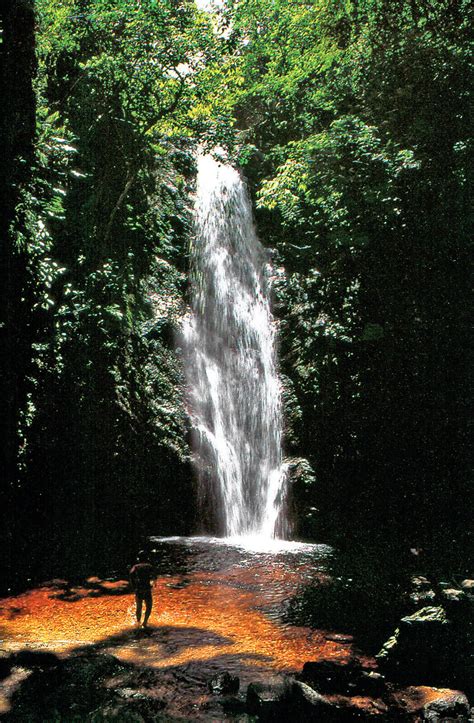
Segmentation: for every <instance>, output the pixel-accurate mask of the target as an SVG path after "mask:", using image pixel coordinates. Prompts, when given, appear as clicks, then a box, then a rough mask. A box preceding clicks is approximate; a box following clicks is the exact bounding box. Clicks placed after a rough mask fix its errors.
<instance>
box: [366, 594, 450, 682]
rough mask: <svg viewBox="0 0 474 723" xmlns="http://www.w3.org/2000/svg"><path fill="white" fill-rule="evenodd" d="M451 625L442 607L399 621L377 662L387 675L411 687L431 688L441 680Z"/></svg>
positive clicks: (427, 608) (448, 648)
mask: <svg viewBox="0 0 474 723" xmlns="http://www.w3.org/2000/svg"><path fill="white" fill-rule="evenodd" d="M451 634H452V625H451V623H450V622H449V620H448V618H447V615H446V612H445V610H444V609H443V608H442V607H425V608H422V609H421V610H418V611H417V612H416V613H413V615H408V616H407V617H404V618H402V619H401V620H400V624H399V627H398V628H397V629H396V630H395V633H394V634H393V636H392V637H391V638H389V640H387V642H386V643H385V644H384V646H383V647H382V649H381V650H380V652H379V653H378V655H376V659H377V661H378V663H379V665H380V667H381V669H382V671H385V672H387V674H388V675H389V676H391V677H394V678H396V679H402V680H406V681H409V682H411V683H420V684H424V683H426V684H430V683H431V684H432V683H435V682H437V681H438V679H439V678H440V677H443V673H444V670H445V668H446V662H447V656H449V652H450V647H451V641H450V635H451Z"/></svg>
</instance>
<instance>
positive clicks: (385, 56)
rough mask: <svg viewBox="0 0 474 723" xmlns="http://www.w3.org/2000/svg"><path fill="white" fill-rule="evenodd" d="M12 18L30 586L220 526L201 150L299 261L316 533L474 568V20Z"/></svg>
mask: <svg viewBox="0 0 474 723" xmlns="http://www.w3.org/2000/svg"><path fill="white" fill-rule="evenodd" d="M0 13H1V15H0V24H1V25H0V28H1V44H0V50H1V54H2V61H3V62H2V80H1V82H2V120H1V123H2V126H3V127H2V138H3V144H4V150H3V154H2V155H3V166H4V172H3V173H2V176H1V180H0V184H1V212H0V213H1V236H2V246H1V277H2V278H1V281H0V288H1V294H2V298H1V304H0V308H1V325H0V334H1V354H2V375H1V385H2V388H1V399H2V404H3V412H2V415H1V425H2V432H1V434H2V466H3V468H4V474H3V477H2V499H3V501H4V503H3V505H2V507H3V511H2V514H3V516H4V519H3V523H4V529H5V531H6V535H5V538H4V544H3V552H4V554H5V557H6V563H7V577H6V578H5V579H6V580H7V584H8V585H10V584H14V583H15V582H20V581H21V580H24V579H26V578H27V577H33V578H40V577H41V576H43V575H46V574H47V575H51V574H52V573H58V574H59V573H60V572H61V571H67V570H70V569H74V570H77V571H83V572H87V571H88V570H90V569H91V566H96V567H97V566H99V567H100V566H101V565H102V566H103V567H104V568H105V567H107V566H110V565H113V564H117V563H118V562H119V561H120V560H121V559H122V558H123V557H124V555H128V551H129V550H130V549H132V548H134V545H135V544H137V542H138V540H139V539H140V538H141V537H142V536H143V535H145V534H153V533H154V534H160V533H161V534H166V533H173V534H185V533H190V532H193V531H196V530H197V529H198V528H199V521H198V520H197V519H196V505H195V499H194V492H193V483H192V470H191V466H190V452H189V448H188V442H187V438H188V429H187V420H186V414H185V409H184V402H183V379H182V373H181V361H180V349H179V335H177V330H178V328H179V320H180V317H181V316H182V314H183V313H184V311H185V309H186V303H187V293H188V291H187V288H188V287H187V271H188V248H189V239H190V234H191V232H192V224H191V208H192V190H193V182H194V158H195V152H196V148H197V146H198V145H201V146H205V147H208V148H212V147H214V146H216V145H221V146H224V147H225V148H226V149H227V151H228V152H229V154H230V156H231V157H232V158H233V159H234V161H235V162H236V163H238V164H239V165H240V167H241V168H242V169H243V172H244V174H245V175H246V176H247V178H248V179H249V184H250V187H251V190H252V194H253V197H254V199H255V209H256V219H257V224H258V228H259V234H260V237H261V239H262V242H263V243H264V244H265V245H266V246H267V247H269V248H272V249H274V251H273V256H274V263H275V266H276V268H278V269H281V272H279V273H278V274H277V275H276V280H275V314H276V316H277V317H278V320H279V321H278V323H279V327H280V365H281V372H282V376H283V380H284V401H285V414H286V441H285V452H286V454H287V456H288V457H289V458H290V459H291V460H292V491H291V507H292V514H293V517H294V522H295V534H297V535H298V536H300V537H303V538H306V539H317V540H324V541H327V542H332V543H337V544H338V545H340V546H344V545H346V546H351V547H353V546H356V545H357V543H358V542H361V543H364V544H367V541H368V540H370V541H371V542H373V543H375V545H376V546H377V545H380V546H381V545H382V544H383V545H384V546H385V547H387V548H388V549H389V550H390V551H392V553H393V558H394V560H395V561H397V560H399V559H400V558H401V556H403V555H404V554H405V553H407V552H408V551H409V548H410V547H411V548H423V549H424V550H425V551H426V554H432V555H433V556H436V557H437V558H439V557H440V556H441V557H443V558H445V559H446V560H447V561H448V563H449V564H450V565H451V566H452V568H453V569H456V570H458V569H459V570H461V569H462V568H463V565H464V564H465V563H466V562H467V559H468V556H469V553H470V550H471V549H472V531H471V529H470V528H471V526H472V512H473V510H472V498H473V496H472V488H471V486H470V485H471V482H470V477H469V456H468V451H469V444H468V439H469V438H468V431H467V430H468V400H469V383H468V380H469V369H470V356H469V348H470V345H469V332H468V329H469V315H468V303H467V299H468V288H469V287H468V283H469V273H468V269H469V257H470V254H469V251H470V247H469V244H470V239H471V237H472V210H471V207H470V200H471V199H470V184H469V181H470V172H471V165H472V138H470V137H469V133H470V121H471V119H472V116H471V115H470V102H471V99H470V89H471V86H472V66H471V65H470V50H471V47H472V43H471V40H472V38H471V30H470V29H471V27H472V19H473V18H472V8H471V7H470V5H469V3H468V2H467V1H465V0H457V1H456V2H453V1H452V0H399V2H397V3H393V2H390V0H345V1H344V2H336V1H335V0H311V1H310V2H300V1H299V0H298V1H297V0H226V2H225V3H223V4H222V5H221V7H220V10H219V13H217V14H216V15H214V16H212V15H209V14H208V13H206V12H204V11H202V10H199V9H197V7H196V6H195V5H194V3H193V2H191V0H159V1H158V0H145V1H143V0H141V1H140V0H36V2H33V0H9V2H7V3H5V4H4V5H3V6H2V10H1V11H0ZM388 559H389V558H386V557H384V560H388Z"/></svg>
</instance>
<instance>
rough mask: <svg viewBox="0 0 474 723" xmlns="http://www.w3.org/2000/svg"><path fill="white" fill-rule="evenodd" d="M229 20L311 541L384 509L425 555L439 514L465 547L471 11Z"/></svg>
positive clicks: (287, 0) (394, 9) (316, 13)
mask: <svg viewBox="0 0 474 723" xmlns="http://www.w3.org/2000/svg"><path fill="white" fill-rule="evenodd" d="M226 18H227V24H228V26H229V27H230V28H231V31H230V34H229V38H228V42H229V48H230V52H231V53H232V56H233V58H234V60H235V63H236V67H237V68H238V70H237V74H238V77H239V81H238V84H236V87H234V89H233V102H234V115H235V117H236V119H237V122H238V127H239V134H240V138H239V140H240V144H241V146H240V160H241V162H242V163H243V164H244V165H245V169H246V172H247V174H248V175H249V177H250V179H251V181H252V184H253V188H254V192H255V198H256V206H257V219H258V222H259V226H260V230H261V236H262V237H263V239H264V240H265V241H266V242H267V243H268V244H269V245H270V246H274V247H275V248H276V249H277V261H278V263H280V264H281V265H282V267H283V268H284V269H285V270H286V273H281V274H279V275H278V277H277V279H276V282H275V292H276V297H277V311H278V314H279V316H280V320H281V321H280V329H281V365H282V370H283V372H284V374H285V376H286V378H288V379H290V380H291V384H290V388H291V393H290V392H289V393H288V394H287V395H286V396H285V401H286V403H287V406H288V405H289V406H288V411H287V421H288V424H289V429H288V432H287V444H288V445H289V451H290V452H291V453H293V454H296V455H297V456H304V455H306V456H308V457H309V459H310V462H311V464H312V465H313V467H314V468H315V470H316V481H315V484H314V485H313V495H314V500H315V501H316V506H317V507H319V508H320V509H321V516H320V525H321V527H320V529H321V531H322V530H324V529H325V530H326V534H327V533H328V532H329V533H330V534H334V532H335V530H336V529H338V528H339V529H341V528H344V526H345V527H346V528H350V529H351V530H354V529H357V527H359V526H360V527H361V528H362V527H364V526H369V527H370V529H374V530H375V529H376V526H377V525H376V523H375V520H377V518H378V516H379V515H381V514H383V513H384V510H386V509H387V507H389V508H391V509H392V511H393V515H392V517H391V522H392V525H393V528H394V529H393V534H394V535H396V534H397V530H398V532H399V533H400V534H401V536H402V537H403V536H404V535H405V536H406V534H407V532H406V531H407V530H411V532H410V534H411V535H413V537H415V538H418V539H419V540H423V541H424V542H426V540H427V538H429V537H430V535H432V526H433V524H436V523H435V522H434V520H435V519H436V514H437V512H436V510H437V509H441V508H442V507H443V506H445V505H446V504H449V505H453V507H455V508H456V509H457V510H458V511H457V512H456V513H455V514H453V517H452V518H451V521H450V524H452V528H450V529H451V532H450V533H446V534H448V535H449V534H452V535H453V537H457V536H459V535H461V536H462V535H463V534H464V531H463V524H464V523H462V522H461V520H465V519H466V518H465V516H464V515H463V514H462V513H461V511H460V509H459V504H460V502H459V500H460V499H461V498H462V496H463V495H464V497H465V495H466V494H467V492H466V485H467V481H466V475H465V469H464V465H465V459H466V453H467V450H466V447H465V445H464V443H463V439H464V432H463V431H462V428H463V425H464V424H465V423H466V408H465V405H464V402H463V398H464V392H463V387H464V380H465V375H466V373H467V368H466V367H464V366H463V364H462V363H459V360H460V358H462V356H463V352H462V349H463V346H464V345H465V344H466V343H467V325H466V317H465V314H464V312H463V308H464V305H465V297H466V294H467V293H468V292H467V288H468V287H467V275H466V274H464V273H463V271H462V268H463V267H464V266H465V264H466V263H467V258H468V245H469V239H470V236H471V234H470V231H469V230H468V227H469V225H470V220H469V219H472V216H471V214H470V212H469V210H468V208H469V190H468V187H467V185H466V180H467V178H468V177H469V167H470V160H469V157H468V155H469V153H468V152H466V151H467V148H469V147H470V144H471V143H472V141H471V140H470V128H469V117H470V112H469V108H470V101H469V87H470V85H471V83H470V81H471V80H472V66H471V64H470V59H469V58H470V52H471V44H470V37H469V26H470V24H471V23H472V8H471V7H470V5H469V4H468V3H467V2H461V3H448V2H437V3H428V2H427V3H412V2H408V1H407V2H403V3H398V4H397V5H396V6H395V5H394V4H393V3H388V2H386V1H385V0H354V1H353V2H347V3H334V2H331V1H330V0H318V1H317V2H312V3H295V2H292V0H268V1H267V0H265V1H264V2H260V1H259V2H256V1H255V2H254V1H253V0H245V1H244V2H238V3H237V2H231V1H229V2H228V3H227V5H226ZM454 339H455V341H454ZM441 366H442V367H443V368H446V367H447V368H448V369H449V370H450V371H449V375H450V383H449V390H450V391H449V392H447V390H445V389H444V388H443V382H442V381H441V376H442V373H441ZM288 400H289V401H288ZM295 400H297V401H295ZM297 405H299V412H298V411H297ZM454 410H456V411H454ZM448 438H449V439H450V440H451V442H450V444H453V445H454V447H455V448H456V450H457V453H456V454H457V455H458V457H457V460H456V463H453V459H452V456H450V455H447V454H446V447H445V444H446V439H448ZM440 477H441V478H442V477H444V478H445V479H444V480H442V479H440ZM448 479H449V480H450V482H449V483H448V482H447V481H446V480H448ZM461 489H462V490H464V492H463V495H462V494H460V492H459V491H460V490H461ZM454 490H457V492H455V491H454ZM428 498H429V502H427V500H428ZM455 500H456V501H455ZM304 504H305V505H306V504H315V502H314V501H313V502H311V501H309V502H308V500H307V499H306V497H305V500H304ZM461 504H462V503H461ZM308 520H309V517H308ZM336 521H337V523H338V524H337V526H336V527H335V528H334V527H333V522H336ZM308 524H309V523H308ZM310 527H311V526H310ZM310 527H308V526H307V525H306V524H305V523H303V524H302V526H301V530H302V532H303V533H304V532H305V531H308V530H309V529H310ZM448 527H449V525H448ZM311 529H312V528H311ZM453 530H455V531H453Z"/></svg>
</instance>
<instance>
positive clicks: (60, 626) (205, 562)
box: [0, 537, 354, 720]
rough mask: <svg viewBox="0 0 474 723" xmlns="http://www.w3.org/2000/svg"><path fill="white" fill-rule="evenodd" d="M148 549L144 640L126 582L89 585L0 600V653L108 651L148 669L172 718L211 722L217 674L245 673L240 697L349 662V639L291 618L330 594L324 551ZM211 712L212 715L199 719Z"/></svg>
mask: <svg viewBox="0 0 474 723" xmlns="http://www.w3.org/2000/svg"><path fill="white" fill-rule="evenodd" d="M150 548H151V550H152V553H151V555H152V558H153V563H154V565H155V568H156V572H157V579H156V581H155V585H154V590H153V599H154V607H153V612H152V615H151V618H150V628H149V630H148V631H142V630H139V629H137V628H136V627H135V625H134V596H133V595H132V594H131V591H130V590H129V588H128V587H127V582H126V581H120V580H116V579H114V580H99V579H98V578H94V577H91V578H89V579H88V580H87V581H84V582H83V584H81V585H77V586H73V587H71V586H69V587H67V586H66V587H65V585H64V583H60V582H58V581H56V582H53V583H50V584H46V585H45V586H43V587H40V588H36V589H34V590H30V591H28V592H26V593H24V594H22V595H18V596H16V597H11V598H6V599H4V600H2V601H1V602H0V607H1V614H2V633H3V634H2V638H3V640H2V642H1V647H2V648H4V649H6V650H12V651H13V650H22V649H25V648H29V649H43V650H44V649H47V650H51V651H53V652H55V653H56V654H58V655H60V656H62V657H69V656H71V655H77V654H78V653H81V654H84V653H88V652H108V653H111V654H113V655H114V656H116V657H117V658H119V659H120V660H123V661H127V662H129V663H132V664H133V665H134V666H137V669H146V670H147V671H152V673H153V675H155V676H156V678H155V679H154V680H155V683H154V687H155V689H156V690H158V691H159V695H160V697H161V699H162V700H165V701H166V705H167V708H166V710H167V711H169V714H170V715H175V716H191V715H192V717H193V719H204V720H205V719H206V716H209V715H211V714H210V713H209V710H210V709H212V705H211V704H212V696H210V694H209V691H208V682H209V680H210V679H211V678H212V677H213V676H214V675H216V674H217V673H220V672H223V671H229V672H230V673H231V674H233V675H238V676H239V678H240V681H241V690H242V691H245V688H246V686H247V684H248V683H250V682H252V681H258V680H268V679H269V677H270V676H274V675H279V674H282V673H291V672H297V671H299V670H301V668H302V666H303V664H304V662H305V661H307V660H318V659H319V660H320V659H338V660H341V661H343V660H348V659H349V658H350V657H351V656H352V655H353V654H354V651H353V649H352V641H351V638H350V637H348V636H342V635H341V636H338V635H337V634H334V633H335V631H324V630H317V629H313V628H310V627H305V626H295V625H292V624H291V623H290V622H289V619H288V616H287V610H288V607H289V605H290V604H291V601H292V600H294V598H295V597H298V596H299V595H301V594H302V593H303V591H304V589H305V588H306V587H307V586H308V585H318V584H319V585H325V584H327V581H328V578H327V574H326V566H327V563H328V560H329V558H330V556H331V549H330V548H329V547H327V546H325V545H308V544H301V543H290V542H280V541H270V542H264V541H262V540H258V539H257V540H255V539H254V540H249V539H232V540H228V539H217V538H204V537H190V538H181V537H171V538H170V537H168V538H165V537H153V538H151V540H150ZM206 706H207V707H208V708H207V710H208V713H205V712H202V715H201V713H199V714H198V711H205V709H206ZM209 706H211V708H209ZM213 715H214V714H213ZM217 719H219V718H217ZM219 720H220V719H219ZM222 720H223V718H222Z"/></svg>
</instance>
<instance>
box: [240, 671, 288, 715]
mask: <svg viewBox="0 0 474 723" xmlns="http://www.w3.org/2000/svg"><path fill="white" fill-rule="evenodd" d="M287 694H288V682H287V680H285V679H283V678H281V679H278V680H277V681H276V682H268V683H250V685H249V687H248V688H247V710H248V712H249V713H250V714H251V715H257V716H258V717H259V718H260V719H261V720H274V719H277V720H278V718H279V717H282V714H283V711H282V709H283V708H284V700H285V698H286V697H287Z"/></svg>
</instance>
